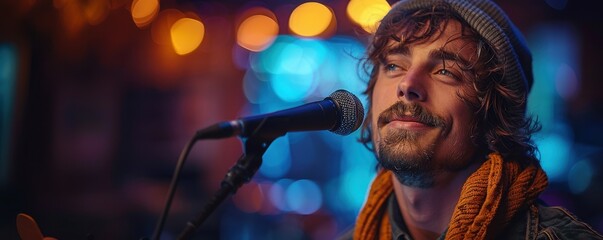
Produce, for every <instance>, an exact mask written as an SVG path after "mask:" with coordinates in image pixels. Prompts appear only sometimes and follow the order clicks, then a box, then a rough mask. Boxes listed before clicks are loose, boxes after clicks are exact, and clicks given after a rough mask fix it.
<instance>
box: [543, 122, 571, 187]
mask: <svg viewBox="0 0 603 240" xmlns="http://www.w3.org/2000/svg"><path fill="white" fill-rule="evenodd" d="M536 145H537V146H538V149H539V150H540V155H541V160H540V164H541V165H542V168H543V169H544V171H545V172H546V174H547V176H548V177H549V180H551V181H563V180H565V178H564V176H565V175H566V174H567V170H568V167H569V164H570V152H571V143H570V142H569V140H568V139H567V137H564V136H561V135H558V134H547V135H546V136H543V137H542V138H541V139H537V140H536Z"/></svg>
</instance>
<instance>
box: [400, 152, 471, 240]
mask: <svg viewBox="0 0 603 240" xmlns="http://www.w3.org/2000/svg"><path fill="white" fill-rule="evenodd" d="M480 164H481V163H473V164H472V165H470V166H469V167H467V168H466V169H464V170H461V171H458V172H446V173H441V174H438V176H437V178H436V179H434V183H433V185H432V186H431V187H429V188H418V187H413V186H407V185H403V184H401V183H400V181H398V179H397V178H396V177H395V175H394V176H393V177H392V181H393V183H394V184H393V185H394V193H395V194H396V198H397V200H398V205H399V207H400V211H401V212H402V217H403V218H404V222H405V223H406V226H407V228H408V230H409V232H410V234H411V235H412V237H413V239H416V240H420V239H436V238H437V237H438V236H440V235H441V234H442V232H444V230H446V228H447V227H448V223H449V222H450V218H451V217H452V213H453V212H454V207H455V206H456V203H457V202H458V199H459V197H460V194H461V189H462V187H463V184H464V183H465V181H466V180H467V178H468V177H469V175H471V174H472V173H473V172H474V171H475V170H476V169H477V168H478V167H479V166H480Z"/></svg>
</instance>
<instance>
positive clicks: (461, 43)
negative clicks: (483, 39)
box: [385, 19, 477, 60]
mask: <svg viewBox="0 0 603 240" xmlns="http://www.w3.org/2000/svg"><path fill="white" fill-rule="evenodd" d="M427 24H429V23H427ZM424 29H427V27H424ZM424 29H423V30H421V31H418V32H417V33H416V34H423V32H422V31H424ZM438 29H439V31H438V32H436V33H435V34H433V35H432V36H430V37H429V38H428V39H426V40H424V41H420V42H411V43H406V40H407V39H409V38H411V37H412V36H403V35H401V34H400V35H398V36H396V37H392V38H391V39H390V40H389V41H388V44H387V46H386V47H385V48H386V49H385V53H386V55H387V54H395V53H402V54H409V51H410V49H411V48H412V47H414V46H421V47H428V48H431V49H442V50H444V51H446V52H451V53H453V54H455V55H458V56H459V57H461V58H463V59H465V60H471V59H475V56H476V55H477V40H476V39H477V38H476V37H475V36H473V35H472V34H471V33H470V31H468V29H467V28H463V27H462V25H461V23H460V22H459V21H457V20H454V19H450V20H449V21H445V22H442V23H440V26H439V27H438ZM394 38H398V39H394Z"/></svg>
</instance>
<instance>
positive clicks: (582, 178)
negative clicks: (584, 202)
mask: <svg viewBox="0 0 603 240" xmlns="http://www.w3.org/2000/svg"><path fill="white" fill-rule="evenodd" d="M593 175H594V172H593V166H592V164H591V163H590V161H589V160H582V161H578V162H576V163H575V164H574V165H573V166H572V167H571V169H570V171H569V174H568V175H567V184H568V186H569V189H570V191H571V192H572V193H574V194H580V193H582V192H584V191H585V190H586V189H588V187H589V186H590V183H591V180H592V178H593Z"/></svg>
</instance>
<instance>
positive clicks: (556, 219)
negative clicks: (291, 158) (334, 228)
mask: <svg viewBox="0 0 603 240" xmlns="http://www.w3.org/2000/svg"><path fill="white" fill-rule="evenodd" d="M392 195H393V194H392ZM388 202H389V204H388V205H389V206H388V210H387V212H388V214H390V221H391V222H392V223H394V224H396V226H394V225H392V233H393V234H392V235H393V238H394V240H407V239H411V238H410V234H408V231H407V230H406V226H404V222H403V221H404V220H402V217H401V214H400V212H399V211H400V210H399V209H398V207H397V204H396V203H395V202H396V201H395V197H393V196H392V197H391V198H390V201H388ZM392 214H393V215H396V216H391V215H392ZM401 221H402V222H401ZM353 233H354V229H350V230H348V231H346V232H345V233H344V234H343V235H341V236H340V238H338V239H352V236H353ZM445 234H446V233H445V232H444V233H443V234H442V236H440V238H439V239H444V238H445ZM496 239H526V240H549V239H551V240H553V239H579V240H587V239H600V240H603V236H601V235H600V234H599V233H597V232H596V231H595V230H593V229H592V228H591V227H590V226H589V225H588V224H586V223H584V222H582V221H580V220H578V219H577V218H576V217H575V216H574V215H573V214H571V213H570V212H569V211H567V210H566V209H563V208H561V207H546V206H544V205H542V204H534V205H532V206H530V207H529V208H528V209H526V210H524V211H522V212H521V213H520V214H518V215H517V216H516V217H515V218H514V219H513V220H511V222H510V223H509V225H508V226H507V227H506V228H505V230H503V231H502V234H501V235H500V236H497V237H496Z"/></svg>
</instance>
